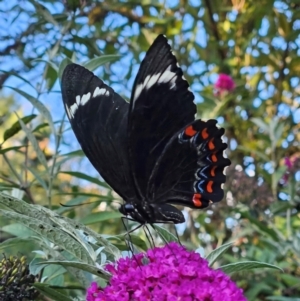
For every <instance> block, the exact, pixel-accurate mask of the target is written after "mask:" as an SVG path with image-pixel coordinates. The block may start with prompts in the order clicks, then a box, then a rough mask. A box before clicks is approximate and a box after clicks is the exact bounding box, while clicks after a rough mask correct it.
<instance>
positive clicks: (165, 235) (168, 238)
mask: <svg viewBox="0 0 300 301" xmlns="http://www.w3.org/2000/svg"><path fill="white" fill-rule="evenodd" d="M153 228H154V229H155V231H156V232H157V233H158V234H159V236H160V237H161V239H162V240H163V241H164V242H166V243H169V242H172V241H175V242H178V238H177V237H176V236H175V235H174V234H172V233H171V232H169V231H168V230H166V229H165V228H163V227H161V226H158V225H153Z"/></svg>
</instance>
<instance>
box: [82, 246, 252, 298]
mask: <svg viewBox="0 0 300 301" xmlns="http://www.w3.org/2000/svg"><path fill="white" fill-rule="evenodd" d="M106 269H107V270H108V271H109V272H110V273H111V274H112V277H111V279H110V282H109V283H108V285H107V286H106V287H105V288H104V289H103V290H102V289H98V287H97V285H96V283H92V285H91V286H90V288H89V289H88V291H87V298H86V300H87V301H100V300H101V301H117V300H118V301H152V300H154V301H179V300H180V301H220V300H221V301H233V300H234V301H245V300H247V299H246V298H245V297H244V296H243V291H242V289H240V288H238V287H237V286H236V284H235V283H234V282H233V281H231V280H230V278H229V276H227V275H226V274H225V273H224V272H223V271H221V270H213V269H211V268H210V267H209V266H208V262H207V261H206V260H205V259H203V258H201V257H200V255H199V254H198V253H196V252H193V251H192V252H190V251H187V250H186V249H185V248H184V247H182V246H180V245H178V244H176V243H170V244H169V245H166V246H165V247H163V248H154V249H151V250H148V251H147V253H146V254H138V255H135V258H125V259H124V258H121V259H120V260H119V261H118V262H117V263H116V264H115V265H113V264H109V265H107V266H106Z"/></svg>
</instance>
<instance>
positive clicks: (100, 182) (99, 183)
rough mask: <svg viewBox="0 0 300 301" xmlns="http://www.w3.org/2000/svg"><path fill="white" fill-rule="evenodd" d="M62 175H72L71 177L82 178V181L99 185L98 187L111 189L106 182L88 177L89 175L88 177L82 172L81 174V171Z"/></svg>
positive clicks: (65, 172) (67, 172)
mask: <svg viewBox="0 0 300 301" xmlns="http://www.w3.org/2000/svg"><path fill="white" fill-rule="evenodd" d="M60 173H64V174H67V175H70V176H73V177H76V178H80V179H83V180H86V181H88V182H91V183H94V184H97V185H99V186H102V187H105V188H110V187H109V186H108V185H107V184H106V183H105V182H103V181H100V180H98V179H97V178H94V177H91V176H88V175H86V174H84V173H82V172H79V171H61V172H60ZM110 189H111V188H110Z"/></svg>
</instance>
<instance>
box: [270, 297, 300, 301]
mask: <svg viewBox="0 0 300 301" xmlns="http://www.w3.org/2000/svg"><path fill="white" fill-rule="evenodd" d="M266 300H271V301H300V298H297V297H295V298H294V297H279V296H270V297H266Z"/></svg>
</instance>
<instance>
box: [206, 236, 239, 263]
mask: <svg viewBox="0 0 300 301" xmlns="http://www.w3.org/2000/svg"><path fill="white" fill-rule="evenodd" d="M233 244H234V242H229V243H226V244H224V245H222V246H220V247H219V248H217V249H215V250H213V251H212V252H210V253H209V254H208V255H207V256H206V259H207V260H208V262H209V266H212V265H213V264H214V263H215V262H216V260H217V259H218V258H219V257H220V256H221V255H222V254H223V253H224V252H225V251H226V250H227V249H228V248H230V247H231V246H232V245H233Z"/></svg>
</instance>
